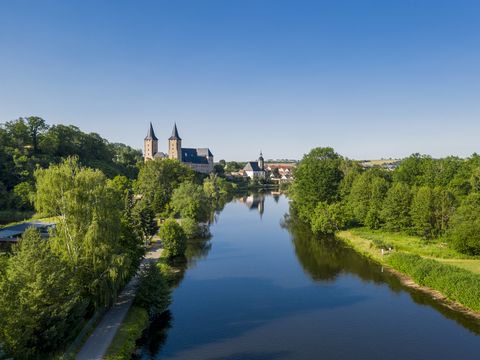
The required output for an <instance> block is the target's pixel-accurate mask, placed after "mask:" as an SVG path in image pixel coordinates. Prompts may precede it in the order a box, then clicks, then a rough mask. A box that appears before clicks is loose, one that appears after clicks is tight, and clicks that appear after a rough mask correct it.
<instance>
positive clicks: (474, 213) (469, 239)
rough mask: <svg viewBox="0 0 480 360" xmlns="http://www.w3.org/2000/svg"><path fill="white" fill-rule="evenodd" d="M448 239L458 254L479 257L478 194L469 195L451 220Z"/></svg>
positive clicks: (479, 197)
mask: <svg viewBox="0 0 480 360" xmlns="http://www.w3.org/2000/svg"><path fill="white" fill-rule="evenodd" d="M448 238H449V239H450V241H451V242H452V244H453V246H454V247H455V248H456V249H457V250H458V251H460V252H462V253H465V254H470V255H480V194H479V193H472V194H470V195H469V196H468V197H467V198H465V200H464V201H463V202H462V204H461V205H460V206H459V207H458V209H457V211H456V212H455V214H454V215H453V217H452V219H451V227H450V230H449V232H448Z"/></svg>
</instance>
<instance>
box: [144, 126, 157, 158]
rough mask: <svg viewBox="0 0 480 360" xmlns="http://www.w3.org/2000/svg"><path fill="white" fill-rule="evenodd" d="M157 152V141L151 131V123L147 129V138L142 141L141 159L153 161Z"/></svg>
mask: <svg viewBox="0 0 480 360" xmlns="http://www.w3.org/2000/svg"><path fill="white" fill-rule="evenodd" d="M157 152H158V139H157V137H156V136H155V132H154V131H153V126H152V123H150V128H149V129H148V133H147V136H146V137H145V139H144V140H143V158H144V160H145V161H147V160H151V159H153V157H154V156H155V154H156V153H157Z"/></svg>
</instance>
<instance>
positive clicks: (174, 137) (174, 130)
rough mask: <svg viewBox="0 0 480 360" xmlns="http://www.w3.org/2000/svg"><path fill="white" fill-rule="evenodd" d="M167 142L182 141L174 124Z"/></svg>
mask: <svg viewBox="0 0 480 360" xmlns="http://www.w3.org/2000/svg"><path fill="white" fill-rule="evenodd" d="M168 140H182V139H181V138H180V135H178V130H177V123H174V125H173V130H172V136H170V138H169V139H168Z"/></svg>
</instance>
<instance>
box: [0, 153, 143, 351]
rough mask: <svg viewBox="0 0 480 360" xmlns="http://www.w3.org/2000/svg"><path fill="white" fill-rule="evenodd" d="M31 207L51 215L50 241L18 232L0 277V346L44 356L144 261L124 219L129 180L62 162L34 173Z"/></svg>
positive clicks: (128, 211)
mask: <svg viewBox="0 0 480 360" xmlns="http://www.w3.org/2000/svg"><path fill="white" fill-rule="evenodd" d="M35 179H36V189H37V192H36V196H35V206H36V210H37V212H38V213H39V214H43V215H45V216H53V217H54V218H55V219H56V229H55V231H54V232H53V233H51V236H50V237H49V239H48V241H47V240H45V239H41V238H40V236H39V234H38V233H37V232H36V231H33V230H30V231H27V232H26V233H25V234H24V237H23V239H22V240H21V241H20V243H19V245H18V247H16V248H15V249H14V250H13V253H12V254H11V255H10V256H9V258H8V261H7V264H6V268H5V269H4V270H3V271H2V275H1V278H0V304H1V306H0V307H1V309H0V312H1V314H0V315H1V318H2V322H1V323H0V341H1V342H2V343H3V345H4V347H5V349H6V350H7V352H8V353H9V354H11V355H13V356H15V357H32V358H33V357H40V358H42V357H44V356H45V354H47V353H50V352H53V351H54V350H56V349H57V348H58V347H59V346H60V345H62V344H64V343H65V342H66V341H67V340H68V339H70V338H71V337H72V336H74V335H75V334H76V332H77V331H78V326H81V324H82V323H83V319H87V318H89V317H90V316H91V315H92V314H93V313H94V312H95V311H97V309H99V308H101V307H103V306H106V305H109V304H110V303H111V302H112V301H113V299H114V298H115V297H116V295H117V292H118V290H119V289H120V287H121V286H123V284H125V282H126V281H127V280H128V279H129V278H130V277H131V275H132V274H133V272H134V271H135V270H136V268H137V266H138V263H139V261H140V259H141V257H142V255H143V248H142V247H141V245H142V237H141V236H140V232H141V229H139V228H137V227H136V226H135V222H133V221H130V218H131V217H132V214H131V213H132V206H131V204H133V193H132V191H131V189H130V188H129V182H128V181H125V179H121V178H117V179H115V180H108V179H107V177H106V176H105V175H104V174H103V173H102V172H101V171H100V170H93V169H90V168H85V167H82V166H80V164H79V162H78V160H77V159H72V158H68V159H67V160H65V161H64V162H63V163H61V164H58V165H51V166H50V167H49V168H48V169H42V168H39V169H37V170H36V171H35Z"/></svg>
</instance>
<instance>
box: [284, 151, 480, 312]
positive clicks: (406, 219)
mask: <svg viewBox="0 0 480 360" xmlns="http://www.w3.org/2000/svg"><path fill="white" fill-rule="evenodd" d="M294 178H295V180H294V183H293V186H292V188H291V191H290V195H291V198H292V206H291V214H292V216H295V217H298V218H299V219H300V220H302V221H304V222H306V223H307V224H308V225H309V226H310V227H311V229H312V230H313V232H315V233H317V234H320V233H324V234H333V233H336V234H337V235H338V236H339V237H340V238H342V239H344V240H346V241H347V242H349V243H350V244H352V245H353V247H354V248H355V249H357V250H359V251H361V252H362V253H364V254H366V255H368V256H371V257H372V258H374V259H375V260H376V261H379V262H381V263H383V264H385V265H389V266H391V267H392V268H394V269H396V270H398V271H400V272H402V273H404V274H406V275H408V276H410V277H411V278H412V279H413V280H415V281H416V282H417V283H418V284H420V285H425V286H428V287H430V288H432V289H435V290H438V291H440V292H441V293H442V294H443V295H444V296H445V297H446V298H448V299H450V300H454V301H456V302H458V303H460V304H462V305H464V306H465V307H467V308H469V309H471V310H474V311H480V296H478V289H479V284H480V274H479V273H478V269H479V268H480V258H479V257H478V256H479V255H480V156H479V155H477V154H473V155H472V156H471V157H469V158H467V159H460V158H457V157H447V158H443V159H433V158H431V157H430V156H426V155H419V154H414V155H412V156H410V157H408V158H406V159H404V160H403V161H402V162H401V163H400V165H399V166H398V168H397V169H395V170H394V171H388V170H385V169H382V168H370V169H363V168H362V167H361V166H360V165H359V164H358V162H356V161H352V160H349V159H346V158H344V157H342V156H340V155H339V154H337V153H335V151H334V150H333V149H331V148H316V149H313V150H312V151H311V152H310V153H309V154H307V155H305V156H304V158H303V159H302V161H301V162H300V163H299V165H298V167H297V168H296V170H295V172H294ZM382 249H383V251H384V252H385V256H382V255H381V252H380V251H381V250H382Z"/></svg>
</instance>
